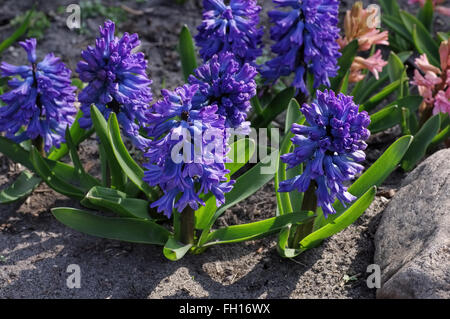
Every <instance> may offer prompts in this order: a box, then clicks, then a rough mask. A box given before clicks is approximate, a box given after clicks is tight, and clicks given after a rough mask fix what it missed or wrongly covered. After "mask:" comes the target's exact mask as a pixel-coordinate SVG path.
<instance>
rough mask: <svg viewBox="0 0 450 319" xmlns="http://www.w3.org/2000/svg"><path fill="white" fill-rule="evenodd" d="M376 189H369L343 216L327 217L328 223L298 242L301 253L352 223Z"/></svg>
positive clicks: (366, 205) (370, 199)
mask: <svg viewBox="0 0 450 319" xmlns="http://www.w3.org/2000/svg"><path fill="white" fill-rule="evenodd" d="M376 189H377V188H376V187H375V186H373V187H371V188H370V189H369V190H368V191H367V192H366V193H365V194H364V195H362V196H361V197H360V198H359V199H358V200H357V201H356V202H355V203H354V204H353V205H352V206H350V208H348V209H347V210H346V211H345V212H344V213H343V214H341V215H339V216H335V215H331V216H329V217H328V218H329V219H330V221H328V223H327V224H326V225H325V226H324V227H322V228H320V229H318V230H316V231H315V232H313V233H311V234H310V235H308V236H306V237H305V238H303V240H302V241H301V242H300V247H301V251H305V250H307V249H310V248H313V247H315V246H316V245H317V244H318V243H320V242H321V241H322V240H324V239H326V238H328V237H330V236H333V235H334V234H337V233H338V232H340V231H342V230H344V229H345V228H347V227H348V226H350V225H351V224H352V223H354V222H355V221H356V220H357V219H358V217H359V216H361V215H362V214H363V213H364V211H365V210H366V209H367V208H368V207H369V206H370V204H371V203H372V201H373V199H374V197H375V194H376Z"/></svg>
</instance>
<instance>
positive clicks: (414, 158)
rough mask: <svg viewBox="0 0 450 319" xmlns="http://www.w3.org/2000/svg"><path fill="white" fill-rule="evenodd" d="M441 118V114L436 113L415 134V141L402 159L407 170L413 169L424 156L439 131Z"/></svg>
mask: <svg viewBox="0 0 450 319" xmlns="http://www.w3.org/2000/svg"><path fill="white" fill-rule="evenodd" d="M439 127H440V119H439V114H436V115H434V116H433V117H431V118H430V119H428V121H426V122H425V124H424V125H423V126H422V128H421V129H420V130H419V132H417V134H416V135H415V136H414V141H413V142H412V144H411V147H410V148H409V150H408V152H406V154H405V157H404V159H403V161H402V168H403V169H404V170H405V171H410V170H412V169H413V168H414V167H415V166H416V164H417V162H419V161H420V160H421V159H422V158H423V157H424V156H425V152H426V150H427V147H428V146H429V145H430V143H431V142H432V141H433V138H434V137H435V136H436V134H437V133H438V132H439Z"/></svg>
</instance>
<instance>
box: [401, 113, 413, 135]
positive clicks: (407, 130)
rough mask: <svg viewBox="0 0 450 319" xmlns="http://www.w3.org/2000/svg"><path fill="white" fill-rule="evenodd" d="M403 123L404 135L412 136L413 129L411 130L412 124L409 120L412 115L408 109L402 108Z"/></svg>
mask: <svg viewBox="0 0 450 319" xmlns="http://www.w3.org/2000/svg"><path fill="white" fill-rule="evenodd" d="M401 112H402V121H401V123H400V126H401V128H402V133H403V135H411V129H410V123H409V119H410V117H411V113H410V112H409V110H408V109H407V108H404V107H402V110H401Z"/></svg>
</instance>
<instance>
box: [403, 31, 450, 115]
mask: <svg viewBox="0 0 450 319" xmlns="http://www.w3.org/2000/svg"><path fill="white" fill-rule="evenodd" d="M439 56H440V62H441V63H440V67H441V68H438V67H436V66H434V65H431V64H430V62H429V61H428V57H427V55H426V54H422V55H421V56H420V57H418V58H416V59H415V61H414V62H415V64H416V66H417V69H415V70H414V80H413V81H412V82H411V84H414V85H417V88H418V90H419V94H420V95H421V96H422V97H423V98H424V100H423V103H422V105H421V106H420V108H419V111H420V113H421V123H424V122H425V121H426V120H427V119H428V118H429V117H430V116H431V115H432V114H433V115H435V114H438V113H440V112H441V113H447V114H449V115H450V39H448V40H447V41H442V42H441V45H440V47H439Z"/></svg>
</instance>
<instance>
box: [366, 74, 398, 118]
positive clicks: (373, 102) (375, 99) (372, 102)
mask: <svg viewBox="0 0 450 319" xmlns="http://www.w3.org/2000/svg"><path fill="white" fill-rule="evenodd" d="M401 83H402V82H401V80H397V81H394V82H392V83H390V84H388V85H386V86H385V87H384V88H383V90H381V91H380V92H378V93H377V94H375V95H374V96H372V97H371V98H369V99H368V100H367V102H364V104H363V105H361V106H360V108H359V109H360V111H362V110H365V111H370V110H372V109H373V108H374V107H375V106H377V104H378V103H380V102H381V101H382V100H383V99H385V98H386V97H387V96H388V95H389V94H391V93H392V92H394V91H395V90H396V89H397V88H398V87H399V86H400V84H401Z"/></svg>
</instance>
